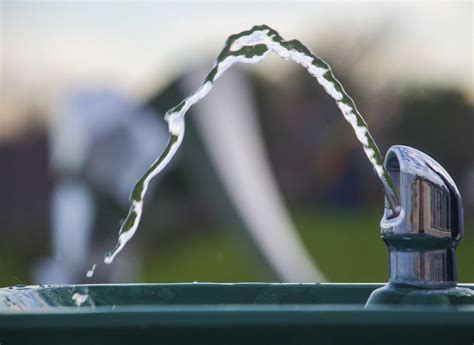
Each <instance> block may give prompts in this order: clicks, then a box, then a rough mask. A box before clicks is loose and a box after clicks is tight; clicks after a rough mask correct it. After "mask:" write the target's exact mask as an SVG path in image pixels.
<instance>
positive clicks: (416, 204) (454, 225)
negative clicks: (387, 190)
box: [381, 145, 464, 288]
mask: <svg viewBox="0 0 474 345" xmlns="http://www.w3.org/2000/svg"><path fill="white" fill-rule="evenodd" d="M385 166H386V167H387V169H388V171H389V173H390V175H391V178H392V180H393V182H394V184H395V186H396V188H397V190H398V192H399V195H400V202H401V207H402V210H401V213H400V215H399V216H398V217H396V218H389V217H387V215H388V214H390V211H391V210H390V209H389V208H388V207H387V206H386V207H385V213H384V217H383V218H382V221H381V229H382V238H383V240H384V241H385V243H386V244H387V245H388V247H389V274H390V279H389V281H390V282H392V283H395V284H404V285H413V286H418V287H429V288H447V287H453V286H455V285H456V281H457V270H456V247H457V245H458V243H459V241H460V240H461V238H462V235H463V231H464V226H463V207H462V200H461V195H460V194H459V191H458V189H457V187H456V184H455V183H454V181H453V180H452V179H451V177H450V176H449V174H448V173H447V172H446V170H444V169H443V167H442V166H441V165H440V164H439V163H438V162H436V161H435V160H434V159H433V158H431V157H429V156H428V155H426V154H424V153H423V152H421V151H418V150H416V149H414V148H411V147H407V146H398V145H397V146H393V147H391V148H390V150H389V151H388V153H387V155H386V158H385Z"/></svg>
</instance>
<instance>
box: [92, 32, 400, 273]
mask: <svg viewBox="0 0 474 345" xmlns="http://www.w3.org/2000/svg"><path fill="white" fill-rule="evenodd" d="M272 52H274V53H276V54H278V55H279V56H280V57H281V58H283V59H285V60H292V61H294V62H296V63H297V64H299V65H301V66H303V67H304V68H306V69H307V71H308V73H309V74H310V75H311V76H313V77H314V78H316V80H317V82H318V83H319V84H320V85H321V86H322V87H323V88H324V90H325V91H326V92H327V94H328V95H329V96H331V97H332V98H333V99H334V101H335V102H336V105H337V106H338V108H339V109H340V111H341V113H342V115H343V116H344V118H345V119H346V121H347V122H349V124H350V125H351V126H352V128H353V130H354V133H355V135H356V137H357V139H358V140H359V142H360V143H361V145H362V147H363V149H364V152H365V154H366V155H367V158H368V159H369V161H370V163H371V164H372V167H373V169H374V171H375V173H376V175H377V177H378V179H379V180H380V182H381V184H382V188H383V191H384V193H385V196H386V198H387V201H388V204H389V207H390V209H391V210H392V213H393V216H396V215H398V213H399V209H400V206H399V201H398V196H397V193H396V191H395V189H394V186H393V184H392V181H391V179H390V176H389V173H388V172H387V170H386V169H385V167H384V165H383V159H382V156H381V154H380V151H379V149H378V148H377V145H376V143H375V141H374V139H373V137H372V135H371V134H370V132H369V129H368V127H367V123H366V122H365V120H364V118H363V117H362V115H361V114H360V112H359V111H358V110H357V108H356V105H355V103H354V101H353V100H352V98H351V97H350V96H349V95H348V94H347V92H346V91H345V90H344V88H343V86H342V84H341V83H340V82H339V80H337V79H336V77H335V76H334V74H333V72H332V70H331V67H330V66H329V65H328V64H327V63H326V62H325V61H324V60H323V59H321V58H319V57H318V56H316V55H314V54H313V53H312V52H311V51H310V50H309V49H308V48H307V47H306V46H305V45H303V44H302V43H301V42H299V41H297V40H291V41H285V40H284V39H283V38H282V37H281V36H280V35H279V34H278V32H276V31H275V30H273V29H272V28H270V27H268V26H266V25H259V26H254V27H253V28H252V29H250V30H247V31H243V32H241V33H239V34H236V35H232V36H230V37H229V38H228V39H227V42H226V44H225V46H224V49H222V51H221V53H220V54H219V56H218V58H217V60H216V63H215V65H214V67H213V68H212V70H211V71H210V72H209V74H208V75H207V77H206V78H205V80H204V82H203V84H202V85H201V86H200V87H199V88H198V89H197V90H196V91H195V92H194V93H192V94H191V95H189V96H188V97H186V98H185V99H184V100H183V101H181V102H180V103H179V104H178V105H176V106H175V107H173V108H171V109H170V110H168V111H167V113H166V115H165V120H166V121H167V123H168V129H169V140H168V143H167V145H166V147H165V149H164V151H163V152H162V153H161V155H160V156H159V157H158V158H157V159H156V161H155V162H154V163H153V164H152V165H151V167H150V168H149V169H148V170H147V171H146V173H145V174H144V175H143V176H142V178H140V180H139V181H138V182H137V183H136V185H135V187H134V188H133V190H132V194H131V197H130V201H131V206H130V209H129V211H128V214H127V217H126V218H125V221H124V222H123V223H122V225H121V227H120V231H119V238H118V243H117V246H116V247H115V248H114V249H113V250H112V251H110V252H109V253H107V254H106V256H105V258H104V262H105V263H106V264H110V263H112V261H113V260H114V258H115V257H116V255H117V254H118V253H119V252H120V251H121V250H122V249H123V247H124V246H125V245H126V243H127V242H128V241H129V240H130V239H131V238H132V237H133V235H134V234H135V232H136V230H137V228H138V224H139V222H140V218H141V215H142V212H143V198H144V196H145V194H146V191H147V188H148V185H149V183H150V181H151V179H152V178H153V177H155V176H156V175H158V174H159V173H161V172H162V171H163V169H164V168H165V167H166V166H167V165H168V163H169V162H170V161H171V159H172V158H173V156H174V155H175V153H176V151H177V150H178V148H179V147H180V145H181V142H182V141H183V137H184V131H185V118H184V116H185V114H186V112H187V111H188V110H189V108H190V107H191V106H192V105H194V104H196V103H197V102H199V101H200V100H201V99H202V98H204V97H205V96H206V95H207V94H208V93H209V92H210V91H211V89H212V87H213V86H214V83H215V82H216V80H217V79H219V78H220V77H221V76H222V75H223V74H224V72H225V71H227V70H228V69H229V68H230V67H231V66H232V65H234V64H236V63H248V64H256V63H259V62H261V61H263V60H264V59H265V58H266V57H267V56H268V55H269V54H270V53H272ZM94 268H95V267H94ZM92 274H93V270H92V271H89V273H88V276H89V275H90V276H92Z"/></svg>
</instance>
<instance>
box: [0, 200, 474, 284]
mask: <svg viewBox="0 0 474 345" xmlns="http://www.w3.org/2000/svg"><path fill="white" fill-rule="evenodd" d="M380 215H381V211H376V210H370V209H362V210H352V211H347V210H344V211H341V210H339V211H338V210H319V211H311V212H305V211H299V210H298V211H295V212H294V213H293V219H294V221H295V224H296V226H297V228H298V231H299V232H300V235H301V237H302V239H303V242H304V243H305V245H306V246H307V248H308V251H309V252H310V254H311V255H312V256H313V258H314V259H315V261H316V262H317V264H318V265H319V267H320V268H321V270H322V271H323V272H324V274H325V275H326V277H327V278H328V280H329V281H331V282H384V281H386V280H387V249H386V247H385V244H384V243H383V242H382V240H381V239H380V236H379V231H380V230H379V221H380ZM193 230H194V231H190V232H187V233H185V234H182V235H180V236H179V237H178V236H174V237H172V238H171V239H168V240H166V241H165V242H164V241H158V240H157V241H156V242H155V243H153V242H151V243H149V244H147V245H146V246H145V247H143V248H141V257H140V266H139V267H140V270H139V271H138V272H136V279H135V280H136V281H139V282H185V281H187V282H189V281H215V282H239V281H272V280H273V281H275V280H277V279H276V278H275V276H274V275H272V273H271V272H270V271H269V270H268V268H267V267H266V266H265V265H264V264H263V262H262V260H261V259H260V258H259V256H258V255H256V252H255V250H254V249H253V247H252V246H250V245H245V244H244V245H242V243H241V242H242V241H239V240H237V239H238V237H237V238H236V234H232V233H231V232H230V231H228V230H227V229H216V230H213V231H199V230H198V229H193ZM138 236H140V234H138ZM132 242H133V241H132ZM22 243H23V244H22V245H21V246H22V247H20V244H19V243H15V241H13V240H12V241H3V244H0V286H8V285H15V284H20V283H21V284H30V283H32V281H31V277H30V275H29V274H30V272H31V265H32V264H33V263H34V261H35V258H36V257H35V255H34V254H33V253H31V252H30V251H29V248H25V247H24V243H25V242H22ZM132 245H133V243H132ZM34 248H35V247H32V249H31V250H34ZM473 249H474V223H473V222H472V221H471V222H469V221H467V222H466V231H465V236H464V239H463V241H462V242H461V245H460V247H459V249H458V268H459V281H460V282H471V283H473V282H474V267H473V266H472V263H473V262H474V250H473ZM24 253H26V254H24ZM282 255H285V253H282Z"/></svg>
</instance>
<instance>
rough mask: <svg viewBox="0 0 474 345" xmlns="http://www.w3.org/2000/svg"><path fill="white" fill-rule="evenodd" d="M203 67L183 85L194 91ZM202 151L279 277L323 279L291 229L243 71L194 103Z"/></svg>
mask: <svg viewBox="0 0 474 345" xmlns="http://www.w3.org/2000/svg"><path fill="white" fill-rule="evenodd" d="M202 72H203V71H196V72H195V73H188V74H187V75H186V76H185V78H184V82H183V83H184V89H185V90H187V91H188V93H190V92H192V91H194V89H196V86H197V85H200V83H201V82H202V75H203V73H202ZM193 110H194V112H196V114H195V117H194V118H193V119H192V120H193V121H195V122H196V123H197V127H198V129H199V131H200V133H201V136H202V139H203V141H204V145H205V148H206V150H207V151H208V152H209V155H210V157H211V161H212V162H213V164H214V165H215V168H216V170H217V172H218V175H219V177H220V179H221V180H222V183H223V185H224V187H225V189H226V192H227V193H228V195H229V197H230V199H231V201H232V203H233V205H234V207H235V208H236V209H237V212H238V213H239V215H240V216H241V218H242V220H243V222H244V224H245V225H246V227H247V229H248V231H250V233H251V235H252V237H253V238H254V240H255V242H256V244H257V246H258V248H260V250H261V251H262V253H263V255H264V256H265V258H266V259H267V261H268V262H269V263H270V265H271V266H272V267H273V269H274V270H275V271H276V273H277V274H278V275H279V277H280V278H281V279H282V280H283V281H288V282H315V281H322V280H324V276H323V274H322V273H321V272H320V270H319V269H318V267H317V266H316V264H315V263H314V262H313V261H312V260H311V258H310V256H309V254H308V253H307V251H306V249H305V247H304V245H303V243H302V242H301V240H300V238H299V236H298V233H297V231H296V229H295V228H294V226H293V224H292V222H291V219H290V217H289V214H288V211H287V209H286V208H285V205H284V202H283V198H282V196H281V195H280V192H279V190H278V186H277V183H276V180H275V177H274V174H273V173H272V170H271V167H270V164H269V161H268V158H267V154H266V151H265V147H264V145H263V141H262V133H261V131H260V130H259V125H258V122H257V110H256V108H255V102H254V100H253V99H252V97H251V95H250V93H249V85H248V83H247V81H246V80H245V78H244V75H243V74H242V73H239V72H238V71H236V70H230V71H227V73H226V76H225V77H224V78H223V80H220V81H219V82H218V84H217V85H216V86H215V88H214V89H213V90H212V92H211V93H210V94H209V95H208V96H207V98H206V99H204V100H203V101H201V102H200V103H198V104H196V105H195V107H194V108H193Z"/></svg>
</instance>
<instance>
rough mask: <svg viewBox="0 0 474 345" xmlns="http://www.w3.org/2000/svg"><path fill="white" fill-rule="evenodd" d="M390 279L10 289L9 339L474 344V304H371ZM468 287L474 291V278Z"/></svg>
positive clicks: (5, 316)
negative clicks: (367, 306) (369, 300)
mask: <svg viewBox="0 0 474 345" xmlns="http://www.w3.org/2000/svg"><path fill="white" fill-rule="evenodd" d="M381 286H382V285H381V284H261V283H255V284H248V283H243V284H213V283H194V284H192V283H191V284H123V285H63V286H17V287H10V288H2V289H0V344H2V345H10V344H22V345H23V344H25V345H26V344H35V345H37V344H62V345H73V344H89V345H90V344H108V343H110V344H132V345H135V344H206V345H207V344H223V345H225V344H299V345H304V344H325V345H327V344H345V345H347V344H444V345H446V344H449V345H454V344H469V345H472V344H473V342H474V306H468V305H462V306H457V307H452V306H444V307H434V306H431V307H427V306H377V307H375V308H374V307H373V308H371V309H369V310H368V309H364V304H365V302H366V300H367V298H368V297H369V295H370V293H371V292H372V291H373V290H374V289H376V288H378V287H381ZM460 286H463V287H467V288H470V289H473V290H474V284H464V285H460ZM81 297H82V300H81ZM86 298H87V299H86ZM81 303H82V304H81ZM76 304H81V305H80V306H77V305H76Z"/></svg>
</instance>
